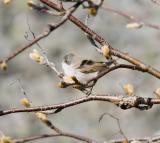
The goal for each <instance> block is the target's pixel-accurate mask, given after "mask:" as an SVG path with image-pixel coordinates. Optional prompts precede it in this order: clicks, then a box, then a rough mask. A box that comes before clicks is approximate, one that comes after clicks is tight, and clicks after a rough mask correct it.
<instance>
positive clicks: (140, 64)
mask: <svg viewBox="0 0 160 143" xmlns="http://www.w3.org/2000/svg"><path fill="white" fill-rule="evenodd" d="M40 1H41V2H42V3H44V4H46V5H48V6H49V7H51V8H53V9H54V10H57V11H62V10H63V9H61V8H59V7H58V5H57V4H56V3H53V2H51V1H50V0H40ZM68 18H69V20H70V21H71V22H73V23H74V24H75V25H76V26H77V27H79V28H80V29H81V30H82V31H84V32H85V33H87V34H88V35H89V36H90V37H92V38H93V39H94V40H96V41H97V42H98V43H100V44H101V45H107V46H108V47H109V48H110V54H111V55H113V56H116V57H119V58H121V59H124V60H126V61H128V62H130V63H132V64H134V65H136V66H138V67H139V69H141V70H142V71H146V72H147V73H149V74H151V75H153V76H155V77H157V78H159V79H160V71H158V70H156V69H154V68H152V67H151V66H149V65H146V64H144V63H143V62H141V61H140V60H138V59H136V58H133V57H131V56H130V55H129V54H126V53H123V52H121V51H119V50H118V49H115V48H113V47H111V45H110V44H109V43H108V42H107V41H105V39H104V38H102V37H101V36H99V35H98V34H97V33H95V32H94V31H92V30H91V29H90V28H89V27H87V26H86V25H85V24H84V23H83V22H81V21H80V20H78V19H77V18H76V17H74V16H73V15H70V16H69V17H68Z"/></svg>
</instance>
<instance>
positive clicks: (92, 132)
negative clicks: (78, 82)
mask: <svg viewBox="0 0 160 143" xmlns="http://www.w3.org/2000/svg"><path fill="white" fill-rule="evenodd" d="M104 6H108V7H112V8H115V9H117V10H121V11H124V12H126V13H128V14H129V15H133V16H135V17H138V18H141V19H142V20H143V21H145V22H148V23H154V24H160V18H159V12H160V6H158V5H155V4H154V3H152V2H151V1H150V0H141V1H140V0H129V1H126V0H119V1H117V0H107V1H105V2H104ZM74 15H75V16H76V17H78V18H79V19H80V20H82V21H83V22H84V21H85V17H86V15H87V10H84V9H82V7H80V8H79V9H78V10H77V11H76V13H74ZM58 19H59V18H57V17H56V16H55V17H53V16H49V15H46V14H42V13H39V12H36V11H34V10H31V9H30V8H29V7H28V6H27V5H26V1H22V0H14V1H13V2H12V3H11V4H9V5H4V4H3V2H2V1H1V2H0V59H4V58H5V57H6V56H8V55H10V54H11V53H13V52H14V51H15V50H16V49H18V48H20V47H21V46H22V45H24V44H25V43H27V42H28V41H27V40H26V39H25V36H26V35H28V39H33V37H32V36H31V34H30V32H29V27H28V24H29V25H30V27H31V29H32V31H33V32H34V33H35V35H38V34H40V33H41V32H42V31H43V29H44V28H45V26H46V25H47V24H48V23H51V22H54V21H56V20H58ZM127 23H128V21H127V20H126V19H125V18H123V17H121V16H118V15H117V14H113V13H111V12H109V11H104V10H102V9H100V10H99V12H98V14H97V16H96V17H91V18H90V19H89V23H88V25H89V27H90V28H91V29H93V30H94V31H96V32H97V33H98V34H100V35H101V36H103V37H104V38H105V39H106V40H107V41H108V42H109V43H110V44H111V45H112V46H113V47H114V48H117V49H119V50H121V51H123V52H127V53H129V54H130V55H131V56H133V57H136V58H138V59H140V60H141V61H144V63H147V64H149V65H152V66H153V67H155V68H157V69H160V62H159V61H160V56H159V53H160V47H159V46H160V45H159V39H160V31H159V30H155V29H152V28H148V27H142V28H141V29H127V28H126V24H127ZM39 44H40V45H41V46H42V47H43V49H44V50H45V52H46V53H47V56H48V58H49V60H50V61H53V62H54V63H55V64H56V66H57V68H58V69H59V70H60V71H61V70H62V69H61V61H62V58H63V56H64V55H65V54H66V53H69V52H75V53H77V54H78V55H80V56H82V57H85V58H91V59H94V60H102V61H103V60H105V59H104V58H103V57H102V56H101V55H99V54H98V53H97V52H96V50H95V48H94V47H93V46H92V45H91V44H90V42H89V41H88V40H87V38H86V36H85V35H84V33H83V32H82V31H81V30H80V29H78V28H77V27H76V26H75V25H74V24H72V23H71V22H69V21H68V22H66V23H65V24H64V25H63V26H61V27H60V28H58V29H57V30H55V31H54V32H53V33H52V34H51V35H50V36H48V37H47V38H45V39H43V40H41V41H40V42H39ZM33 49H38V47H37V46H36V45H34V46H32V47H31V48H29V49H27V50H26V51H24V52H23V53H21V54H20V55H18V56H17V57H16V58H14V59H13V60H11V61H10V62H9V69H8V71H6V72H3V71H0V110H4V109H10V108H24V107H23V106H22V105H21V104H20V100H21V99H22V98H23V97H24V95H23V93H22V91H21V88H20V85H19V83H18V82H17V79H20V81H21V84H22V86H23V87H24V90H25V92H26V93H27V96H28V98H29V99H30V101H32V105H34V106H42V105H53V104H55V103H62V102H67V101H70V100H73V99H76V98H80V97H83V96H85V95H84V94H82V93H81V92H79V91H77V90H75V89H72V88H66V89H61V88H58V86H57V85H58V82H59V78H58V77H57V76H56V74H55V73H54V71H52V70H51V69H49V68H47V67H45V66H43V65H39V64H37V63H35V62H34V61H32V60H31V59H30V58H29V53H30V52H31V51H32V50H33ZM38 50H39V49H38ZM127 83H131V84H133V85H134V87H135V92H136V95H138V96H143V97H154V96H155V95H154V94H153V91H154V90H156V89H157V88H158V87H160V81H159V79H157V78H155V77H152V76H151V75H149V74H147V73H141V72H137V71H131V70H124V69H123V70H122V69H120V70H117V71H114V72H112V73H109V74H108V75H106V76H105V77H103V78H102V79H100V80H99V81H98V83H97V84H96V86H95V87H94V90H93V93H95V94H108V93H109V94H113V95H114V94H115V93H124V91H123V89H122V86H123V85H124V84H127ZM105 112H107V113H110V114H112V115H114V116H115V117H117V118H118V119H119V121H120V125H121V128H122V130H123V132H124V134H125V135H126V136H127V137H128V138H143V137H147V136H155V135H160V124H159V120H160V115H159V114H160V110H159V106H154V107H153V108H152V109H150V110H149V111H139V110H137V109H131V110H126V111H124V110H121V109H119V108H117V107H116V106H114V105H113V104H110V103H107V102H88V103H84V104H80V105H78V106H74V107H70V108H67V109H65V110H63V111H62V112H60V113H58V114H55V115H50V116H49V119H51V120H52V121H53V123H54V124H55V125H56V126H57V127H59V128H60V129H63V130H64V131H68V132H71V133H76V134H79V135H84V136H87V137H90V138H93V139H95V140H97V141H107V140H111V139H116V138H121V137H122V136H121V135H120V133H119V129H118V125H117V122H116V120H114V119H112V118H111V117H109V116H107V115H106V116H105V117H104V118H103V120H102V121H101V122H100V123H99V122H98V119H99V117H100V115H101V114H103V113H105ZM0 130H1V132H3V133H4V134H5V135H8V136H12V137H14V138H23V137H28V136H32V135H38V134H43V133H51V132H52V130H50V129H49V128H47V127H46V126H45V125H44V124H42V123H41V122H40V121H38V120H37V119H36V117H35V116H34V114H32V113H29V114H28V113H17V114H10V115H6V116H2V117H0ZM53 141H55V142H59V143H60V142H65V143H74V142H79V141H77V140H73V139H69V138H63V137H59V138H50V139H44V140H37V141H35V142H37V143H42V142H48V143H50V142H53Z"/></svg>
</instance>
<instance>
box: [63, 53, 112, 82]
mask: <svg viewBox="0 0 160 143" xmlns="http://www.w3.org/2000/svg"><path fill="white" fill-rule="evenodd" d="M112 63H113V62H96V61H92V60H88V59H82V58H80V57H78V56H76V55H75V54H73V53H69V54H67V55H65V56H64V58H63V61H62V69H63V71H64V74H65V75H66V76H75V77H76V79H77V80H78V81H79V82H81V83H84V84H85V83H86V82H87V81H88V80H89V79H91V78H94V77H96V76H97V75H98V73H99V72H101V71H103V70H104V69H106V68H108V67H109V66H110V65H111V64H112Z"/></svg>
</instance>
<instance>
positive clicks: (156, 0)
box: [151, 0, 160, 6]
mask: <svg viewBox="0 0 160 143" xmlns="http://www.w3.org/2000/svg"><path fill="white" fill-rule="evenodd" d="M151 1H152V2H153V3H155V4H157V5H159V6H160V0H151Z"/></svg>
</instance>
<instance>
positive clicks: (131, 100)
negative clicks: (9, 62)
mask: <svg viewBox="0 0 160 143" xmlns="http://www.w3.org/2000/svg"><path fill="white" fill-rule="evenodd" d="M89 101H105V102H110V103H113V104H115V105H117V106H118V107H120V108H121V109H124V110H126V109H130V108H137V109H140V110H148V109H150V108H151V107H152V106H153V105H156V104H160V99H159V98H143V97H138V96H127V97H125V96H122V95H118V96H117V95H113V96H109V95H100V96H99V95H97V96H88V97H83V98H80V99H76V100H72V101H68V102H65V103H60V104H55V105H51V106H40V107H30V108H27V109H15V108H14V109H9V110H1V111H0V116H3V115H7V114H12V113H20V112H38V111H47V110H55V112H54V113H58V112H60V111H62V110H63V109H66V108H68V107H71V106H76V105H78V104H82V103H85V102H89Z"/></svg>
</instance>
